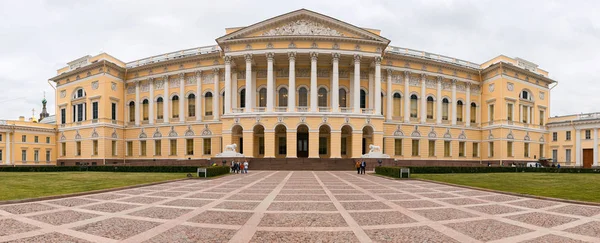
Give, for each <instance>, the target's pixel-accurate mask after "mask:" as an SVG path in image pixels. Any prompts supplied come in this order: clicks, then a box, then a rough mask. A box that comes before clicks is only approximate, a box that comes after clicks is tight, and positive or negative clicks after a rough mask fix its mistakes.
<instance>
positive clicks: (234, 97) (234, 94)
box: [231, 68, 239, 110]
mask: <svg viewBox="0 0 600 243" xmlns="http://www.w3.org/2000/svg"><path fill="white" fill-rule="evenodd" d="M238 95H239V94H238V72H237V70H236V68H232V69H231V109H232V110H233V109H236V108H239V106H238Z"/></svg>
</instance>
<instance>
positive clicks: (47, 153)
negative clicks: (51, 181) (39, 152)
mask: <svg viewBox="0 0 600 243" xmlns="http://www.w3.org/2000/svg"><path fill="white" fill-rule="evenodd" d="M46 162H50V150H46Z"/></svg>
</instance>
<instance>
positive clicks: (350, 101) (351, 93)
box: [346, 70, 354, 110]
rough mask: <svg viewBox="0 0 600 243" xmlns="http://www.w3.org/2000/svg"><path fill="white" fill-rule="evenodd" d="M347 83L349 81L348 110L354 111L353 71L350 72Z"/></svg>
mask: <svg viewBox="0 0 600 243" xmlns="http://www.w3.org/2000/svg"><path fill="white" fill-rule="evenodd" d="M348 81H350V87H349V88H348V97H349V99H348V98H346V99H347V102H348V108H351V109H352V110H354V70H350V72H349V74H348Z"/></svg>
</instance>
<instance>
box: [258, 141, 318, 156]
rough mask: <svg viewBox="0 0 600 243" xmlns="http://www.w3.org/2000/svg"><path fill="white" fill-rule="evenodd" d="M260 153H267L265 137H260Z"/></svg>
mask: <svg viewBox="0 0 600 243" xmlns="http://www.w3.org/2000/svg"><path fill="white" fill-rule="evenodd" d="M319 141H320V140H319ZM258 154H265V137H258Z"/></svg>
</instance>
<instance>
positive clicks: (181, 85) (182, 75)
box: [179, 73, 187, 122]
mask: <svg viewBox="0 0 600 243" xmlns="http://www.w3.org/2000/svg"><path fill="white" fill-rule="evenodd" d="M184 92H185V73H180V74H179V121H180V122H185V115H186V114H185V101H186V100H187V97H185V93H184Z"/></svg>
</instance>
